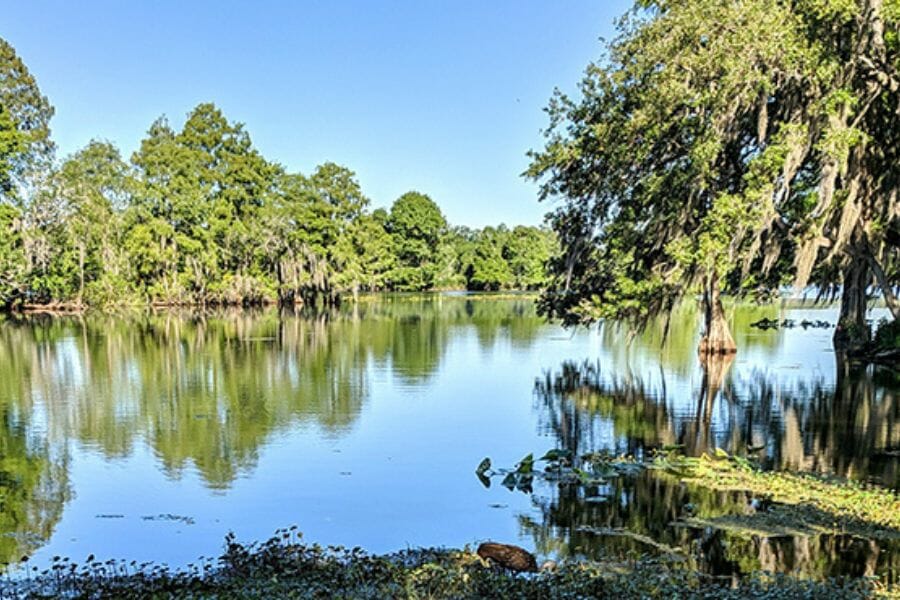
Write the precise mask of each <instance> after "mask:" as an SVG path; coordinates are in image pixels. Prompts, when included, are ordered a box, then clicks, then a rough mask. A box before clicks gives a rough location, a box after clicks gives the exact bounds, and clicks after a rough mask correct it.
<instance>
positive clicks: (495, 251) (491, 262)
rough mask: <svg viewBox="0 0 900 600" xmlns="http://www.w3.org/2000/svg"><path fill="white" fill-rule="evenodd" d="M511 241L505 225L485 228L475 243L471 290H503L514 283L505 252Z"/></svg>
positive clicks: (470, 281)
mask: <svg viewBox="0 0 900 600" xmlns="http://www.w3.org/2000/svg"><path fill="white" fill-rule="evenodd" d="M508 239H509V231H508V230H507V229H506V226H505V225H501V226H500V227H498V228H496V229H495V228H493V227H485V228H484V229H483V230H482V231H481V232H480V234H479V235H478V239H477V241H476V243H475V252H474V256H473V258H472V269H471V275H470V277H469V288H470V289H475V290H495V291H496V290H501V289H506V288H508V287H510V286H511V285H512V283H513V274H512V271H511V269H510V268H509V265H508V264H507V262H506V260H505V259H504V258H503V250H504V248H505V246H506V244H507V242H508Z"/></svg>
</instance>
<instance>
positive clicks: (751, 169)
mask: <svg viewBox="0 0 900 600" xmlns="http://www.w3.org/2000/svg"><path fill="white" fill-rule="evenodd" d="M898 25H900V2H898V1H897V0H798V1H795V2H786V1H783V0H749V1H743V2H730V1H728V2H722V1H721V0H641V1H639V2H637V3H636V5H635V7H634V9H633V10H632V11H631V12H629V13H628V14H627V15H626V16H625V17H623V18H622V20H621V22H620V24H619V36H618V38H617V39H616V40H614V41H613V42H612V43H610V44H609V45H608V47H607V53H606V54H605V56H603V58H602V59H601V60H599V61H598V62H596V63H593V64H591V65H589V66H588V68H587V71H586V73H585V76H584V79H583V80H582V82H581V84H580V87H579V92H580V97H578V98H570V97H568V96H566V95H564V94H561V93H558V92H557V94H556V95H555V96H554V97H553V99H552V101H551V103H550V105H549V107H548V113H549V115H550V125H549V127H548V129H547V132H546V135H547V142H546V145H545V147H544V148H543V149H541V150H540V151H536V152H532V153H531V158H532V162H531V165H530V167H529V169H528V171H527V173H526V174H527V175H528V176H530V177H532V178H535V179H537V180H539V181H540V182H541V197H542V198H543V199H558V200H559V201H560V203H559V205H558V206H557V207H556V208H555V210H554V211H553V212H552V214H551V215H550V218H549V219H550V223H551V225H552V227H553V229H554V230H555V231H556V232H557V234H558V236H559V239H560V243H561V245H562V248H563V252H562V253H561V255H560V256H559V257H558V258H557V259H555V260H554V262H553V263H552V267H551V271H552V281H551V285H550V286H549V290H548V292H547V293H546V294H545V295H544V297H543V300H542V308H543V310H544V311H545V312H547V313H548V314H551V315H558V316H561V317H562V318H563V319H565V320H566V321H567V322H568V323H578V322H591V321H594V320H597V319H604V318H620V319H626V320H629V321H631V322H632V323H634V324H636V325H638V326H639V325H640V324H642V323H643V322H646V320H647V319H648V318H649V317H651V316H653V315H655V314H658V313H665V312H668V311H670V310H671V308H672V307H673V306H674V304H675V303H676V301H677V300H679V299H680V298H682V297H684V296H686V295H690V294H694V293H695V292H699V293H700V294H701V295H702V298H703V302H704V305H705V307H706V313H705V314H706V319H705V320H706V329H707V333H706V337H705V338H704V339H705V342H704V345H705V349H707V350H710V351H713V352H719V351H731V350H733V349H734V342H733V340H732V339H731V335H730V332H729V330H728V327H727V322H726V321H725V319H724V313H723V311H722V307H721V300H720V298H719V293H720V292H730V293H733V294H746V293H754V294H757V295H767V294H772V293H777V292H778V291H779V289H780V287H781V286H782V285H784V284H788V283H792V284H794V285H795V286H796V287H797V288H799V289H803V288H805V287H806V286H807V284H809V283H813V284H816V285H817V286H818V289H819V291H820V293H828V292H829V291H835V290H837V289H840V290H841V293H842V295H843V303H844V308H843V309H842V315H841V325H840V326H839V328H838V336H839V337H840V336H841V335H843V334H842V332H846V331H848V330H856V329H858V328H859V327H860V326H861V325H862V324H863V323H864V316H865V306H866V302H865V291H866V289H868V288H869V286H870V284H871V283H875V284H876V285H877V286H878V287H879V288H880V289H881V290H882V292H884V294H885V297H886V299H887V300H888V302H889V304H890V306H891V309H892V311H894V315H895V317H896V316H897V307H896V302H895V301H894V300H893V294H892V289H893V288H896V286H897V285H898V279H897V277H896V275H897V263H898V258H897V256H898V254H897V252H898V246H897V241H896V238H897V232H898V231H900V224H898V220H900V204H898V202H897V183H898V175H900V167H898V165H900V163H898V158H900V157H898V156H897V152H898V148H900V144H898V143H897V139H896V136H897V134H898V132H900V78H898V72H900V40H898V35H897V30H898ZM873 276H874V281H873ZM854 294H855V296H854Z"/></svg>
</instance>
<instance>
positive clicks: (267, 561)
mask: <svg viewBox="0 0 900 600" xmlns="http://www.w3.org/2000/svg"><path fill="white" fill-rule="evenodd" d="M874 593H875V591H874V590H873V589H872V588H871V587H870V586H869V584H868V583H867V582H864V581H852V582H825V583H816V582H808V581H799V580H796V579H791V578H787V577H777V578H771V577H767V576H762V575H760V576H754V577H750V578H747V579H745V580H744V581H741V582H739V583H738V584H737V586H736V587H734V586H733V584H732V581H731V580H730V579H729V580H717V579H714V578H711V577H707V576H703V575H700V574H698V573H696V572H693V571H689V570H686V569H684V568H681V567H679V566H678V564H677V563H669V562H666V561H663V560H659V559H649V558H648V559H643V560H637V561H630V562H627V563H622V562H612V561H611V562H608V563H604V562H592V563H571V564H564V565H561V566H559V567H558V568H557V569H556V570H554V571H545V572H542V573H539V574H536V575H517V574H513V573H510V572H506V571H502V570H499V569H497V568H494V567H490V566H488V565H486V564H484V563H483V562H482V561H481V559H480V558H479V557H478V556H477V555H475V554H474V553H472V552H471V551H469V550H468V549H463V550H447V549H441V550H412V551H405V552H401V553H397V554H390V555H380V556H379V555H371V554H367V553H365V552H363V551H362V550H359V549H345V548H322V547H320V546H316V545H305V544H303V543H301V540H300V537H299V534H297V533H295V532H294V531H284V532H279V533H278V534H277V535H276V536H275V537H273V538H272V539H270V540H269V541H267V542H265V543H262V544H258V545H251V546H244V545H241V544H239V543H237V542H236V541H235V540H233V539H228V540H226V548H225V552H224V553H223V555H222V556H221V557H220V558H219V559H218V560H217V561H212V562H208V563H205V564H202V565H199V566H192V567H189V568H187V569H184V570H181V571H170V570H168V569H166V568H162V567H150V566H146V565H145V566H143V567H141V566H139V565H133V564H125V563H90V564H86V565H83V566H78V565H70V564H69V563H68V562H67V561H64V560H61V561H58V562H57V563H55V565H54V567H53V568H51V569H49V570H47V571H45V572H43V573H41V574H35V575H32V576H31V577H30V578H28V579H23V580H20V581H17V582H13V581H10V580H7V581H6V582H5V583H4V584H3V587H2V594H0V597H4V598H9V597H17V598H18V597H23V598H56V597H60V596H64V597H69V598H364V599H365V598H372V599H375V598H378V599H382V598H411V599H420V598H422V599H424V598H433V599H440V598H448V599H449V598H525V599H530V598H534V599H539V598H540V599H545V598H557V599H564V598H616V599H623V598H814V597H821V598H825V597H828V598H865V597H870V596H872V595H873V594H874Z"/></svg>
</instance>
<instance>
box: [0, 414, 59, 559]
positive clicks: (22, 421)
mask: <svg viewBox="0 0 900 600" xmlns="http://www.w3.org/2000/svg"><path fill="white" fill-rule="evenodd" d="M27 418H28V415H25V414H22V413H20V412H19V411H18V410H16V408H15V407H14V406H11V405H10V404H8V403H4V402H0V565H6V564H9V563H12V562H17V561H18V560H19V559H21V558H22V557H23V556H27V555H29V554H30V553H31V552H33V551H34V550H35V549H36V548H38V547H39V546H41V545H42V544H43V543H44V542H46V541H47V540H48V539H50V535H51V534H52V533H53V530H54V528H55V527H56V524H57V523H58V522H59V519H60V517H62V511H63V507H64V505H65V503H66V502H67V501H68V500H69V497H70V490H69V484H68V456H67V455H66V454H65V453H64V449H63V451H62V452H60V453H53V452H51V449H50V444H49V443H48V442H47V441H46V440H42V439H40V436H38V435H36V434H34V433H29V428H28V424H27V422H26V419H27Z"/></svg>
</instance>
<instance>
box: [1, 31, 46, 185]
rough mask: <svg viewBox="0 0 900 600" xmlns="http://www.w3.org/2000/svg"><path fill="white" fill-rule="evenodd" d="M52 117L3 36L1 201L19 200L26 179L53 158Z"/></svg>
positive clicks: (42, 98) (35, 84)
mask: <svg viewBox="0 0 900 600" xmlns="http://www.w3.org/2000/svg"><path fill="white" fill-rule="evenodd" d="M52 117H53V107H52V106H50V102H49V101H48V100H47V98H46V96H43V95H42V94H41V92H40V90H39V89H38V86H37V82H36V81H35V79H34V77H33V76H32V75H31V73H29V72H28V68H27V67H26V66H25V63H23V62H22V59H21V58H19V56H18V55H17V54H16V51H15V49H14V48H13V47H12V46H11V45H10V44H9V42H7V41H6V40H4V39H3V38H0V201H2V200H16V199H19V198H20V190H19V189H18V188H19V186H20V184H22V183H23V180H24V179H25V178H26V177H28V176H29V175H30V174H32V173H33V172H34V171H36V170H39V169H40V168H41V167H45V166H46V165H47V164H48V163H49V161H50V160H51V158H52V155H53V150H54V145H53V142H52V141H51V140H50V119H51V118H52Z"/></svg>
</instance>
